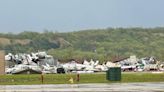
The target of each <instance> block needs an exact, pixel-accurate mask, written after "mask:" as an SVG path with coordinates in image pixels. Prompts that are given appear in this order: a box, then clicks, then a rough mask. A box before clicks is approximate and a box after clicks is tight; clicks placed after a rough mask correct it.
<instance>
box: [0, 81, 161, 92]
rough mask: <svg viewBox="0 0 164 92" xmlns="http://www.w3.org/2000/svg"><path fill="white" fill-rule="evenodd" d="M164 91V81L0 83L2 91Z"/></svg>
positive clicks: (0, 90)
mask: <svg viewBox="0 0 164 92" xmlns="http://www.w3.org/2000/svg"><path fill="white" fill-rule="evenodd" d="M29 91H30V92H105V91H106V92H114V91H117V92H128V91H130V92H164V82H156V83H109V84H104V83H103V84H53V85H0V92H29Z"/></svg>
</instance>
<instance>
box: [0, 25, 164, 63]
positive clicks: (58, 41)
mask: <svg viewBox="0 0 164 92" xmlns="http://www.w3.org/2000/svg"><path fill="white" fill-rule="evenodd" d="M4 39H5V40H6V41H4ZM25 41H27V42H25ZM0 49H1V50H5V51H6V53H8V52H12V53H18V52H33V51H34V52H35V51H38V50H40V51H43V50H45V51H47V52H48V53H50V54H51V55H53V56H55V57H56V58H59V59H60V60H63V61H66V59H70V58H75V59H78V60H82V59H91V58H94V59H100V60H101V61H102V62H103V61H106V60H110V59H111V58H112V57H114V56H122V57H127V56H130V55H136V56H138V57H145V56H155V57H157V58H158V59H159V60H164V28H162V27H159V28H107V29H93V30H83V31H77V32H68V33H54V32H50V31H45V32H43V33H38V32H28V31H25V32H22V33H19V34H11V33H8V34H0Z"/></svg>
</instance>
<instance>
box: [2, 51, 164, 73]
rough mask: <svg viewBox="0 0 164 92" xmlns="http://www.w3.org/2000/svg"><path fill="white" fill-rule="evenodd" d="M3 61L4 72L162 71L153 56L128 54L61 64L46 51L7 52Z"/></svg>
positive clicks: (163, 69) (162, 67) (163, 66)
mask: <svg viewBox="0 0 164 92" xmlns="http://www.w3.org/2000/svg"><path fill="white" fill-rule="evenodd" d="M5 61H6V69H5V72H6V74H31V73H34V74H40V73H46V74H49V73H68V72H72V73H94V72H104V71H107V70H108V69H109V68H110V67H121V69H122V71H151V70H154V71H164V63H163V64H162V63H160V62H159V61H157V60H156V59H155V58H154V57H145V58H141V59H138V58H136V56H130V57H128V58H124V59H118V60H115V61H113V62H111V61H107V62H105V63H103V64H99V60H96V61H94V60H93V59H91V60H90V62H88V61H87V60H84V61H83V63H82V64H81V63H77V62H76V61H75V60H72V61H70V62H68V63H64V64H62V63H60V62H58V60H57V59H54V58H53V57H52V56H51V55H47V53H46V52H37V53H31V54H21V53H19V54H16V55H13V54H11V53H8V54H7V55H6V56H5Z"/></svg>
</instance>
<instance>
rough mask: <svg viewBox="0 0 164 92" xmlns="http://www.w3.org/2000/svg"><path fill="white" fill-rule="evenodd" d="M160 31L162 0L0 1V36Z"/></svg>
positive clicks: (163, 6) (162, 23)
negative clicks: (99, 30) (131, 29)
mask: <svg viewBox="0 0 164 92" xmlns="http://www.w3.org/2000/svg"><path fill="white" fill-rule="evenodd" d="M157 26H158V27H164V0H0V32H5V33H6V32H13V33H15V32H16V33H18V32H22V31H25V30H27V31H38V32H42V31H44V30H45V29H47V30H53V31H58V32H68V31H78V30H83V29H96V28H108V27H157Z"/></svg>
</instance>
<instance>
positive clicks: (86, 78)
mask: <svg viewBox="0 0 164 92" xmlns="http://www.w3.org/2000/svg"><path fill="white" fill-rule="evenodd" d="M71 77H72V78H73V79H74V83H112V82H113V81H108V80H106V74H80V81H79V82H76V74H46V75H44V81H43V84H70V82H69V79H70V78H71ZM118 82H121V83H124V82H164V73H161V74H152V73H122V80H121V81H118ZM30 84H42V81H41V75H39V74H31V75H1V76H0V85H30Z"/></svg>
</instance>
